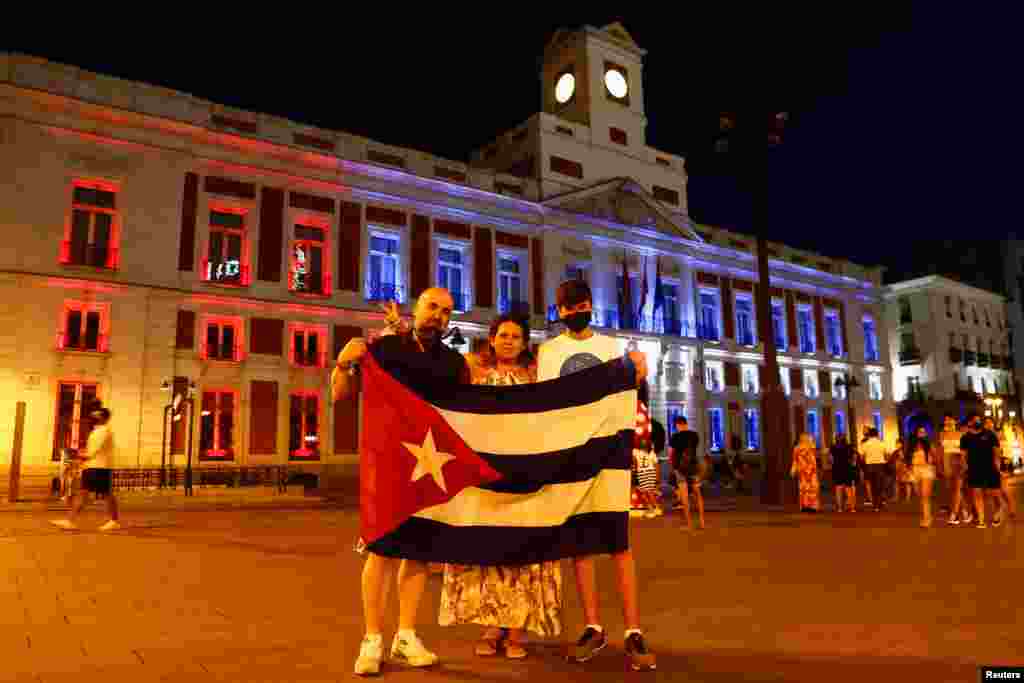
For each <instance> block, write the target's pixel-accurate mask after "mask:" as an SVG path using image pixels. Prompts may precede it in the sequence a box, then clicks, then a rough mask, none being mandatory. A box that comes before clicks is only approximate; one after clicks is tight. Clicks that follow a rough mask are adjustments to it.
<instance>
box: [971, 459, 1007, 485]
mask: <svg viewBox="0 0 1024 683" xmlns="http://www.w3.org/2000/svg"><path fill="white" fill-rule="evenodd" d="M967 486H968V487H969V488H972V489H998V488H1000V486H1002V482H1001V480H1000V477H999V470H997V469H996V468H995V465H994V464H993V463H980V464H979V465H978V466H975V467H969V468H968V470H967Z"/></svg>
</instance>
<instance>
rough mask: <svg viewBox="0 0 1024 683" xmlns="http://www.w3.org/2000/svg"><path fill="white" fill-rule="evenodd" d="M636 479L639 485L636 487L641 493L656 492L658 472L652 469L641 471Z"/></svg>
mask: <svg viewBox="0 0 1024 683" xmlns="http://www.w3.org/2000/svg"><path fill="white" fill-rule="evenodd" d="M637 478H638V479H639V480H640V485H639V486H638V487H637V488H639V489H640V490H641V491H657V490H658V471H657V470H654V469H642V470H640V471H639V472H637Z"/></svg>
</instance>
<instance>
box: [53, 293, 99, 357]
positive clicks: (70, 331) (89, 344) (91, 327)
mask: <svg viewBox="0 0 1024 683" xmlns="http://www.w3.org/2000/svg"><path fill="white" fill-rule="evenodd" d="M109 341H110V310H109V304H93V303H84V302H81V301H66V302H64V312H63V314H62V315H61V327H60V329H59V330H57V348H58V349H60V350H62V351H96V352H99V353H106V352H107V351H108V350H109Z"/></svg>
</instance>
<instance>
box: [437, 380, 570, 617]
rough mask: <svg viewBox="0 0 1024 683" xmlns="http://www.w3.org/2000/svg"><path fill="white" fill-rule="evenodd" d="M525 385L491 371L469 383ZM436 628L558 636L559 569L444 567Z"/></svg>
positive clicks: (556, 566) (555, 565) (547, 566)
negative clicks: (466, 626)
mask: <svg viewBox="0 0 1024 683" xmlns="http://www.w3.org/2000/svg"><path fill="white" fill-rule="evenodd" d="M529 381H530V377H529V376H528V375H527V374H526V373H525V371H524V372H523V373H521V374H511V373H509V374H506V375H499V374H498V373H497V371H495V370H494V369H493V368H492V369H490V370H485V371H483V372H480V373H476V372H474V378H473V383H474V384H490V385H499V386H500V385H506V384H523V383H526V382H529ZM438 623H439V624H441V626H452V625H454V624H480V625H482V626H497V627H501V628H519V629H524V630H527V631H530V632H532V633H536V634H538V635H540V636H544V637H549V636H557V635H559V634H561V632H562V565H561V563H560V562H559V561H557V560H556V561H553V562H541V563H540V564H529V565H522V566H508V567H505V566H500V567H481V566H476V565H457V564H446V565H445V566H444V584H443V587H442V589H441V610H440V614H439V615H438Z"/></svg>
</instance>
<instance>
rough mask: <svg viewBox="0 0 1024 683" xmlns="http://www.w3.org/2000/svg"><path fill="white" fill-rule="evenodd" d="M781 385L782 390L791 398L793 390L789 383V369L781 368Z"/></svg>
mask: <svg viewBox="0 0 1024 683" xmlns="http://www.w3.org/2000/svg"><path fill="white" fill-rule="evenodd" d="M779 383H780V384H781V385H782V390H783V391H784V392H786V396H789V392H790V391H791V390H792V387H791V386H790V381H789V368H784V367H782V366H781V365H780V366H779Z"/></svg>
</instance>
